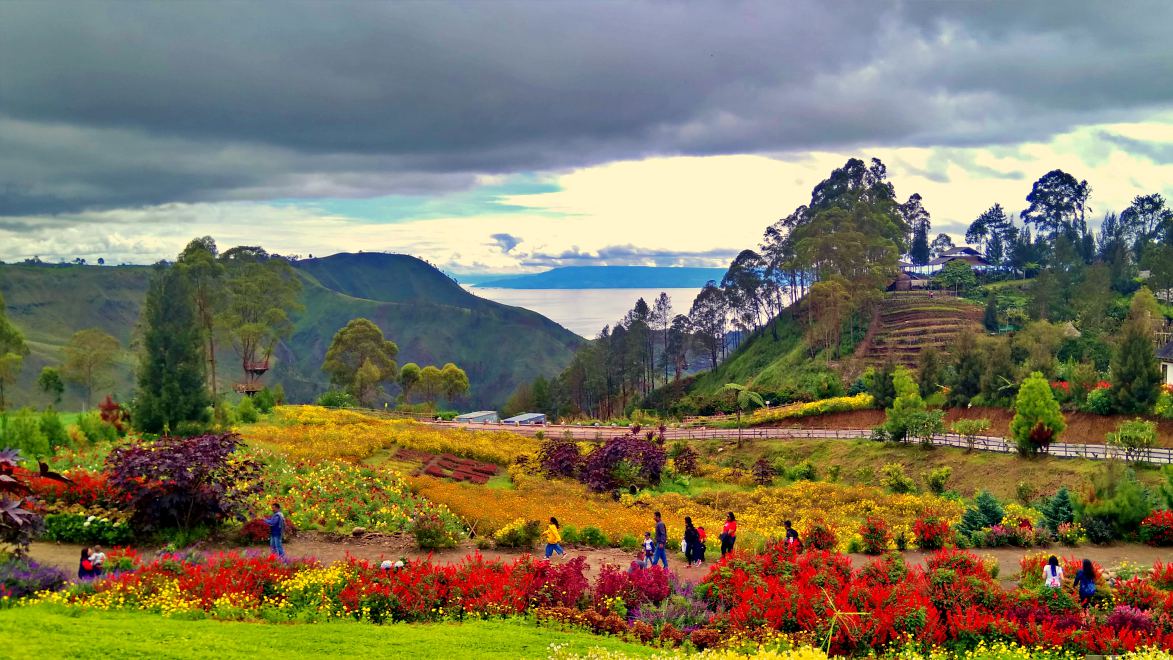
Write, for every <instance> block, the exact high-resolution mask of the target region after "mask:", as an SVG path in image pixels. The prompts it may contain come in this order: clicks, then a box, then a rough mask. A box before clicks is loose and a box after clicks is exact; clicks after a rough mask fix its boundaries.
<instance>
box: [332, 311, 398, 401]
mask: <svg viewBox="0 0 1173 660" xmlns="http://www.w3.org/2000/svg"><path fill="white" fill-rule="evenodd" d="M397 355H399V347H398V346H396V345H395V342H393V341H390V340H387V339H385V338H384V337H383V331H382V330H380V329H379V326H377V325H375V324H374V323H373V322H372V321H371V320H370V319H364V318H357V319H352V320H351V321H350V322H349V323H347V324H346V326H345V327H344V328H342V329H341V330H339V331H338V332H337V333H335V334H334V339H333V340H332V341H331V342H330V348H329V350H327V351H326V359H325V361H324V362H323V363H322V371H325V372H326V373H327V374H329V376H330V382H331V383H332V384H333V385H335V386H337V387H341V388H343V389H345V390H346V391H347V392H349V393H350V394H351V395H352V396H354V398H355V399H357V400H358V402H359V403H360V404H361V405H364V406H371V405H373V404H374V402H375V400H376V399H377V398H378V396H379V395H380V394H381V393H382V391H383V390H382V383H385V382H387V381H389V380H394V378H395V376H396V374H397V373H398V372H399V367H398V365H397V364H396V363H395V357H396V356H397Z"/></svg>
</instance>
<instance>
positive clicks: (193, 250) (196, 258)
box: [175, 236, 227, 399]
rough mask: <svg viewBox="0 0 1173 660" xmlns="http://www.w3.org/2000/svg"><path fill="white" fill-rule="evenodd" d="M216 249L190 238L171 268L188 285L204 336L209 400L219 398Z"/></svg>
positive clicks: (207, 239)
mask: <svg viewBox="0 0 1173 660" xmlns="http://www.w3.org/2000/svg"><path fill="white" fill-rule="evenodd" d="M218 254H219V249H218V248H217V247H216V241H215V239H213V238H212V237H211V236H204V237H202V238H196V239H193V240H192V241H191V242H190V243H188V244H187V247H185V248H184V249H183V252H180V253H179V258H178V259H177V260H176V262H175V265H176V267H177V268H179V269H180V272H182V273H183V275H184V277H186V278H188V280H189V281H190V282H191V288H192V292H193V293H192V295H193V297H194V299H195V306H196V317H197V318H198V319H199V324H200V328H201V329H203V333H204V357H205V359H206V360H207V361H208V385H209V386H210V387H211V388H212V398H213V399H217V398H218V397H219V391H218V387H217V383H216V334H217V331H218V330H219V327H218V324H217V317H218V316H219V315H220V314H221V313H222V312H223V310H224V303H225V301H226V294H227V292H226V290H225V287H224V271H225V268H224V264H223V263H221V262H220V261H218V260H217V258H216V257H217V256H218Z"/></svg>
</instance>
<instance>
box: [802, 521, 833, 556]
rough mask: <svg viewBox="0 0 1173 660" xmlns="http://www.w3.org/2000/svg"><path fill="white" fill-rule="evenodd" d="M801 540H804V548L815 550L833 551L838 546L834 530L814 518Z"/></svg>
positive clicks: (824, 522)
mask: <svg viewBox="0 0 1173 660" xmlns="http://www.w3.org/2000/svg"><path fill="white" fill-rule="evenodd" d="M803 538H805V539H806V540H805V543H806V546H807V547H808V548H814V549H815V550H830V551H834V550H835V547H836V546H837V545H838V539H836V538H835V530H834V529H833V528H832V527H831V526H830V525H828V524H827V522H826V521H825V520H823V519H822V518H816V519H815V520H813V521H811V523H810V526H809V527H807V529H806V534H805V536H804V537H803Z"/></svg>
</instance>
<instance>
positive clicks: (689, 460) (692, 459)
mask: <svg viewBox="0 0 1173 660" xmlns="http://www.w3.org/2000/svg"><path fill="white" fill-rule="evenodd" d="M698 458H699V456H698V455H697V453H696V450H694V449H693V448H692V447H689V446H687V445H686V446H685V447H684V448H683V449H681V450H680V451H679V452H678V453H677V454H676V456H674V457H673V458H672V465H673V466H675V468H676V474H683V475H687V476H692V475H694V474H696V468H697V465H696V464H697V459H698Z"/></svg>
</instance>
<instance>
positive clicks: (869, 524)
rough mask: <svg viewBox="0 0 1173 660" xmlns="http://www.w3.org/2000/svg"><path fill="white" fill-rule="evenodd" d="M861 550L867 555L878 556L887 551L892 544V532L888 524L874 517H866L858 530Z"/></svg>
mask: <svg viewBox="0 0 1173 660" xmlns="http://www.w3.org/2000/svg"><path fill="white" fill-rule="evenodd" d="M859 535H860V538H861V545H862V547H861V549H862V550H863V552H864V553H866V554H869V555H879V554H883V553H885V552H887V551H888V546H890V545H891V544H892V532H891V530H890V529H889V528H888V523H887V522H886V521H885V520H884V519H883V518H879V517H876V516H868V517H867V519H865V520H864V522H863V525H861V526H860V528H859Z"/></svg>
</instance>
